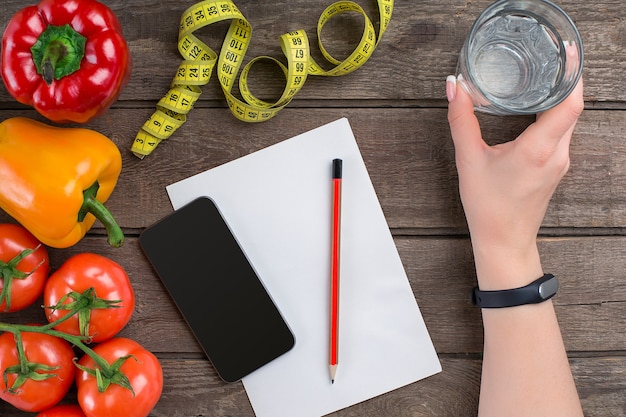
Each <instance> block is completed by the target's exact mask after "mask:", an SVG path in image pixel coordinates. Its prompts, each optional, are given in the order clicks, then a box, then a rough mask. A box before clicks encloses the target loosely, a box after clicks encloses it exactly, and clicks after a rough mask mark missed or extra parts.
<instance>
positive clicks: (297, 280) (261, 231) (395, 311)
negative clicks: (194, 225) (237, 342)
mask: <svg viewBox="0 0 626 417" xmlns="http://www.w3.org/2000/svg"><path fill="white" fill-rule="evenodd" d="M334 158H341V159H343V197H342V199H343V200H342V201H343V203H342V204H343V205H342V234H341V284H340V323H339V331H340V335H339V367H338V371H337V376H336V380H335V382H334V384H331V382H330V376H329V369H328V359H329V299H330V275H329V274H330V240H331V236H330V233H331V230H330V229H331V195H332V191H331V174H332V172H331V167H332V160H333V159H334ZM167 192H168V194H169V197H170V199H171V201H172V205H173V206H174V208H175V209H177V208H179V207H181V206H182V205H184V204H186V203H188V202H190V201H192V200H193V199H195V198H196V197H199V196H208V197H211V198H213V199H214V200H215V201H216V203H217V204H218V206H219V207H220V209H221V211H222V213H223V215H224V217H225V218H226V220H227V222H228V223H229V225H230V226H231V228H232V230H233V233H234V234H235V236H236V237H237V239H238V240H239V242H240V244H241V246H242V248H243V249H244V251H245V252H246V254H247V255H248V257H249V259H250V261H251V262H252V264H253V266H254V267H255V269H256V270H257V273H258V274H259V276H260V278H261V280H262V281H263V283H264V284H265V286H266V288H267V289H268V291H269V293H270V294H271V296H272V298H273V299H274V302H275V303H276V305H277V306H278V308H279V309H280V311H281V312H282V314H283V316H284V317H285V319H286V321H287V323H288V324H289V326H290V327H291V329H292V331H293V333H294V334H295V338H296V344H295V347H294V348H293V349H292V350H291V351H290V352H288V353H287V354H285V355H283V356H281V357H280V358H278V359H276V360H274V361H273V362H271V363H269V364H268V365H265V366H264V367H262V368H261V369H259V370H257V371H255V372H254V373H252V374H250V375H248V376H246V377H245V378H244V379H243V384H244V387H245V389H246V392H247V394H248V397H249V399H250V402H251V404H252V407H253V409H254V411H255V414H256V415H257V417H319V416H322V415H325V414H328V413H332V412H334V411H337V410H339V409H342V408H345V407H348V406H351V405H353V404H356V403H359V402H362V401H364V400H367V399H370V398H373V397H375V396H378V395H381V394H383V393H386V392H389V391H392V390H394V389H397V388H400V387H402V386H405V385H408V384H411V383H413V382H415V381H418V380H420V379H423V378H426V377H428V376H430V375H433V374H435V373H437V372H440V371H441V365H440V363H439V360H438V358H437V354H436V352H435V349H434V347H433V345H432V342H431V339H430V337H429V335H428V331H427V329H426V326H425V325H424V321H423V319H422V316H421V314H420V311H419V308H418V306H417V303H416V301H415V298H414V296H413V292H412V290H411V287H410V285H409V282H408V279H407V276H406V273H405V271H404V268H403V266H402V262H401V260H400V257H399V255H398V252H397V249H396V247H395V244H394V241H393V238H392V235H391V233H390V231H389V227H388V225H387V222H386V220H385V217H384V214H383V212H382V209H381V207H380V203H379V201H378V198H377V196H376V193H375V190H374V188H373V186H372V183H371V181H370V178H369V174H368V172H367V169H366V167H365V164H364V162H363V159H362V157H361V153H360V151H359V148H358V146H357V142H356V140H355V138H354V135H353V133H352V130H351V128H350V125H349V123H348V121H347V120H346V119H340V120H337V121H335V122H333V123H329V124H327V125H325V126H322V127H319V128H317V129H314V130H312V131H309V132H307V133H304V134H302V135H299V136H296V137H294V138H291V139H288V140H285V141H283V142H280V143H278V144H276V145H273V146H270V147H267V148H265V149H263V150H260V151H257V152H255V153H252V154H250V155H247V156H244V157H242V158H239V159H237V160H234V161H232V162H229V163H226V164H224V165H221V166H219V167H216V168H213V169H211V170H208V171H206V172H203V173H200V174H198V175H195V176H192V177H190V178H187V179H185V180H182V181H180V182H177V183H175V184H172V185H170V186H168V187H167ZM418 282H419V281H418Z"/></svg>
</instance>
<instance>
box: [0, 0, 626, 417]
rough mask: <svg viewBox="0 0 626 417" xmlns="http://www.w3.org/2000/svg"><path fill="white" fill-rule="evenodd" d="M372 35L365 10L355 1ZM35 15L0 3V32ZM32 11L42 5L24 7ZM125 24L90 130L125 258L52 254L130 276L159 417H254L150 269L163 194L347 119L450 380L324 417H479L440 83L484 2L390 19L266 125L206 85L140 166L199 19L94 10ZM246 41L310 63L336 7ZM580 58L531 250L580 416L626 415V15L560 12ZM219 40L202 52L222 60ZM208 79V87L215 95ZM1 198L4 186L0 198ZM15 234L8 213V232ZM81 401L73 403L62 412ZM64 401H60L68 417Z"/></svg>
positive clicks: (295, 1) (329, 34)
mask: <svg viewBox="0 0 626 417" xmlns="http://www.w3.org/2000/svg"><path fill="white" fill-rule="evenodd" d="M357 2H358V3H359V4H360V5H362V6H363V7H364V9H365V11H366V12H367V13H368V15H369V16H370V17H371V18H372V19H373V20H374V21H375V26H376V27H378V25H377V19H378V14H377V11H376V7H375V3H374V1H372V0H357ZM30 3H31V2H25V1H23V0H4V1H3V12H2V14H0V27H1V28H4V26H6V23H7V22H8V20H9V19H10V17H11V16H12V14H13V13H15V12H16V11H17V10H19V9H20V8H22V7H24V6H25V5H27V4H30ZM32 3H35V1H33V2H32ZM103 3H105V4H107V5H109V6H110V7H111V8H112V9H113V10H114V12H115V13H116V14H117V15H118V17H119V18H120V21H121V23H122V25H123V28H124V33H125V36H126V38H127V40H128V42H129V45H130V48H131V52H132V55H133V73H132V77H131V79H130V82H129V84H128V86H127V87H126V88H125V89H124V91H123V93H122V95H121V97H120V100H119V101H118V102H116V103H115V104H114V106H113V108H112V109H111V110H110V111H108V112H107V113H106V114H105V115H103V116H102V117H100V118H99V119H97V120H94V121H92V122H90V123H89V124H88V125H87V126H86V127H88V128H91V129H94V130H97V131H99V132H101V133H103V134H105V135H107V136H108V137H110V138H111V139H112V140H113V141H114V142H115V143H116V144H117V145H118V146H119V148H120V150H121V152H122V155H123V171H122V175H121V177H120V179H119V182H118V185H117V188H116V190H115V191H114V193H113V195H112V196H111V198H110V200H109V201H108V203H107V205H108V207H109V208H110V210H111V211H112V213H113V214H114V215H115V217H116V218H117V219H118V221H119V223H120V225H121V226H122V228H123V230H124V232H125V233H126V235H127V243H126V244H125V245H124V247H122V248H120V249H111V248H109V247H108V246H107V245H106V241H105V238H104V229H103V228H102V226H101V225H100V224H99V223H97V224H96V225H95V226H94V228H93V229H92V230H91V231H90V233H89V234H88V236H87V237H86V238H85V239H83V240H82V241H81V242H80V243H78V244H77V245H75V246H74V247H72V248H68V249H64V250H54V249H53V250H50V254H51V263H52V267H53V269H56V268H58V267H59V266H60V265H61V264H62V263H63V262H64V261H65V260H66V259H67V258H69V257H70V256H72V255H73V254H76V253H80V252H85V251H89V252H95V253H99V254H102V255H104V256H108V257H110V258H111V259H113V260H115V261H117V262H119V263H120V264H121V265H123V266H124V268H125V269H126V270H127V271H128V273H129V275H130V277H131V280H132V282H133V286H134V288H135V291H136V295H137V306H136V311H135V313H134V316H133V319H132V320H131V322H130V323H129V324H128V326H127V327H126V328H125V329H124V330H123V331H122V332H121V335H123V336H127V337H131V338H133V339H136V340H138V341H139V342H140V343H142V344H143V345H145V346H146V347H147V348H148V349H150V350H152V351H154V352H155V353H156V354H157V356H158V357H159V358H160V359H161V362H162V364H163V367H164V371H165V387H164V392H163V396H162V398H161V400H160V402H159V404H158V405H157V407H156V408H155V409H154V410H153V412H152V413H151V416H152V417H166V416H167V417H192V416H193V417H228V416H237V417H252V416H253V415H254V413H253V411H252V408H251V406H250V403H249V401H248V398H247V396H246V394H245V391H244V389H243V387H242V385H241V384H232V385H229V384H225V383H223V382H221V381H220V380H219V378H218V377H217V375H216V373H215V372H214V370H213V368H212V367H211V365H210V363H209V362H208V361H207V360H205V359H204V357H203V355H202V353H201V350H200V348H199V346H198V344H197V343H196V341H195V339H194V338H193V336H192V334H191V332H190V331H189V329H188V328H187V327H186V326H185V324H184V322H183V320H182V318H181V316H180V313H179V312H178V311H177V310H176V308H175V306H174V304H173V302H172V301H171V299H170V298H169V296H168V294H167V293H166V292H165V290H164V288H163V286H162V285H161V283H160V281H159V280H158V279H157V277H156V276H155V274H154V272H153V270H152V269H151V267H150V265H149V264H148V263H147V261H146V259H145V258H144V257H143V255H142V253H141V251H140V248H139V245H138V239H137V238H138V236H139V234H140V233H141V231H142V230H143V229H144V228H145V227H147V226H148V225H150V224H152V223H154V222H155V221H157V220H158V219H160V218H161V217H163V216H165V215H167V214H169V213H171V212H172V207H171V205H170V203H169V200H168V198H167V195H166V192H165V186H166V185H168V184H170V183H172V182H174V181H178V180H181V179H184V178H186V177H188V176H190V175H194V174H196V173H199V172H201V171H204V170H206V169H210V168H213V167H215V166H218V165H220V164H223V163H225V162H228V161H231V160H233V159H236V158H238V157H241V156H244V155H247V154H249V153H251V152H254V151H257V150H260V149H263V148H265V147H267V146H270V145H273V144H275V143H278V142H280V141H283V140H285V139H288V138H290V137H292V136H295V135H297V134H300V133H303V132H305V131H307V130H309V129H312V128H315V127H318V126H320V125H322V124H325V123H328V122H331V121H334V120H336V119H338V118H340V117H347V118H348V120H349V121H350V123H351V125H352V128H353V130H354V133H355V137H356V139H357V142H358V144H359V147H360V149H361V152H362V154H363V158H364V160H365V163H366V166H367V168H368V170H369V173H370V176H371V179H372V182H373V184H374V188H375V189H376V192H377V194H378V197H379V199H380V202H381V205H382V207H383V210H384V213H385V215H386V218H387V221H388V223H389V226H390V228H391V230H392V233H393V235H394V239H395V243H396V246H397V248H398V251H399V253H400V256H401V259H402V262H403V265H404V267H405V269H406V271H407V275H408V277H409V281H410V285H411V288H412V290H413V292H414V295H415V298H416V300H417V302H418V304H419V306H420V310H421V312H422V314H423V316H424V320H425V321H426V324H427V327H428V329H429V331H430V335H431V337H432V340H433V343H434V345H435V348H436V350H437V352H438V353H439V355H440V358H441V361H442V366H443V372H442V373H440V374H438V375H436V376H433V377H431V378H428V379H426V380H424V381H420V382H417V383H415V384H412V385H410V386H407V387H404V388H401V389H399V390H396V391H393V392H391V393H388V394H386V395H383V396H380V397H377V398H373V399H371V400H369V401H366V402H364V403H361V404H358V405H355V406H353V407H350V408H348V409H345V410H340V411H338V412H336V413H333V414H331V416H333V417H356V416H359V417H382V416H394V417H426V416H429V417H431V416H435V417H448V416H450V417H457V416H473V415H476V410H477V403H478V390H479V384H480V366H481V361H480V358H481V351H482V326H481V316H480V312H479V311H478V310H476V309H475V308H474V307H473V306H471V305H470V302H469V292H470V290H471V288H472V287H473V286H474V285H475V272H474V266H473V260H472V251H471V245H470V242H469V239H468V236H467V228H466V222H465V218H464V215H463V210H462V207H461V203H460V200H459V197H458V190H457V188H458V182H457V176H456V168H455V164H454V149H453V146H452V141H451V138H450V134H449V131H448V125H447V119H446V117H447V115H446V101H445V86H444V82H445V77H446V75H447V74H450V73H453V72H454V70H455V66H456V59H457V55H458V50H459V49H460V47H461V44H462V42H463V40H464V38H465V35H466V33H467V31H468V30H469V27H470V25H471V24H472V22H473V20H474V19H475V17H476V16H477V15H478V14H479V13H480V11H481V10H482V9H483V8H484V7H486V6H487V5H488V4H489V3H490V0H474V1H464V0H463V1H461V0H446V1H440V0H423V1H417V0H411V1H397V2H396V4H395V13H394V16H393V19H392V24H391V26H390V27H389V29H388V31H387V33H386V34H385V35H384V38H383V40H382V41H381V43H380V45H379V47H378V49H377V50H376V52H375V53H374V55H373V57H372V58H371V59H370V61H368V62H367V63H366V65H365V66H364V67H363V68H362V69H360V70H359V71H356V72H354V73H352V74H350V75H348V76H344V77H337V78H317V77H310V78H309V80H308V81H307V83H306V85H305V87H304V88H303V90H302V91H301V92H300V93H299V95H298V96H296V98H295V100H294V101H293V102H292V103H291V104H290V105H289V107H288V108H287V109H285V110H283V111H282V112H281V113H279V114H278V116H276V117H275V118H274V119H272V120H270V121H268V122H265V123H262V124H244V123H241V122H239V121H237V120H236V119H235V118H234V117H232V116H231V115H230V113H229V111H228V109H227V108H226V104H225V101H224V97H223V94H222V92H221V91H220V88H219V86H218V85H217V82H216V79H213V80H212V82H211V83H210V84H209V85H208V86H206V87H205V88H203V90H204V92H203V95H202V98H201V99H200V101H199V102H198V104H197V105H196V108H195V109H194V110H192V112H191V113H190V114H189V116H188V122H187V123H186V124H185V125H184V126H183V127H182V128H181V129H180V130H179V131H178V132H177V133H176V134H175V135H174V136H173V137H172V138H171V139H168V140H167V141H165V142H163V143H162V144H161V145H160V146H159V147H158V148H157V150H156V151H155V153H154V154H153V155H151V156H149V157H147V158H146V159H144V160H139V159H137V158H136V157H135V156H133V155H132V154H131V153H130V151H129V148H130V145H131V143H132V141H133V139H134V137H135V134H136V133H137V131H138V129H139V128H140V127H141V125H142V124H143V122H144V121H145V120H146V119H147V118H148V117H149V116H150V114H151V113H152V112H153V111H154V107H155V105H156V102H157V101H158V100H159V99H160V98H161V96H162V95H163V94H165V93H166V91H167V89H168V87H169V84H170V82H171V80H172V77H173V75H174V72H175V70H176V68H177V66H178V64H179V62H180V59H181V57H180V55H179V54H178V51H177V48H176V39H177V28H178V20H179V17H180V15H181V14H182V13H183V11H184V10H185V9H186V8H188V7H190V6H191V5H193V4H194V2H193V1H182V2H181V1H170V2H163V1H160V0H159V1H157V0H103ZM235 3H236V4H237V6H238V7H239V8H240V9H241V11H242V12H243V13H244V15H245V16H246V17H247V18H248V20H249V21H250V23H251V24H252V26H253V28H254V32H253V42H252V44H251V46H250V50H249V53H248V55H247V56H246V60H247V59H251V58H252V57H254V56H257V55H271V56H274V57H276V58H279V59H282V52H281V51H280V46H279V42H278V38H279V36H280V35H281V34H283V33H285V32H288V31H291V30H295V29H300V28H302V29H305V30H306V31H307V34H308V35H309V38H310V40H311V43H312V45H313V52H312V53H313V55H314V56H315V57H316V59H317V58H319V50H318V49H317V46H316V45H315V43H316V40H315V39H316V35H315V27H316V24H317V19H318V17H319V14H320V13H321V12H322V10H323V9H324V8H325V7H326V6H327V5H328V4H330V1H299V0H291V1H287V0H276V1H271V2H269V1H250V0H235ZM557 3H558V4H559V5H560V6H561V7H563V8H564V9H565V10H566V11H567V12H568V13H569V14H570V16H571V17H572V19H573V20H574V21H575V23H576V24H577V26H578V28H579V30H580V32H581V34H582V37H583V40H584V43H585V99H586V111H585V112H584V114H583V116H582V117H581V119H580V121H579V124H578V126H577V128H576V131H575V134H574V137H573V141H572V147H571V162H572V163H571V169H570V172H569V173H568V174H567V175H566V177H565V178H564V180H563V182H562V183H561V185H560V186H559V188H558V189H557V192H556V194H555V196H554V198H553V200H552V202H551V204H550V206H549V208H548V212H547V214H546V217H545V220H544V223H543V226H542V229H541V233H540V234H541V237H540V239H539V245H540V251H541V255H542V260H543V266H544V269H545V270H546V271H549V272H552V273H554V274H555V275H557V276H558V277H559V278H560V282H561V289H560V291H559V294H558V295H557V297H556V298H555V299H554V302H555V305H556V309H557V314H558V318H559V321H560V323H561V326H562V330H563V337H564V340H565V345H566V348H567V350H568V353H569V355H570V362H571V364H572V370H573V373H574V376H575V379H576V383H577V386H578V389H579V392H580V396H581V400H582V402H583V407H584V409H585V414H586V415H587V416H592V417H596V416H597V417H613V416H615V417H618V416H620V417H622V416H624V415H626V396H625V395H624V392H626V386H625V384H626V375H625V372H626V371H625V370H626V331H625V330H626V192H625V190H626V188H625V185H624V184H626V140H625V138H626V101H625V96H624V94H623V88H622V80H623V79H625V78H626V68H625V67H624V65H623V62H624V60H625V58H626V48H625V46H626V23H625V22H626V8H624V7H623V1H622V0H600V1H597V2H585V1H582V0H562V1H558V2H557ZM361 27H362V21H361V19H360V18H359V17H356V16H350V17H342V18H341V19H339V20H338V21H335V22H333V23H331V24H329V25H328V27H327V28H326V29H325V30H324V33H323V40H324V45H325V46H326V47H327V48H328V49H329V50H331V52H333V53H335V54H337V55H338V56H340V55H342V54H346V53H348V52H349V51H350V50H351V47H352V46H353V45H355V44H356V42H357V41H358V38H359V36H360V30H361ZM226 29H227V23H220V24H217V25H214V26H212V27H210V28H205V29H202V30H201V31H200V32H199V33H198V35H199V36H200V37H201V38H202V39H204V40H206V41H207V43H209V45H210V46H212V47H213V48H214V49H216V50H219V48H220V44H221V41H222V39H223V36H224V33H225V30H226ZM252 75H253V77H252V88H253V92H255V93H257V92H258V93H259V94H260V95H261V96H263V97H264V98H268V99H270V98H272V97H276V96H277V95H279V94H280V91H281V89H282V82H281V80H280V77H278V76H277V75H276V69H275V68H271V67H269V66H268V67H263V66H262V67H260V68H259V69H258V70H255V72H254V73H253V74H252ZM214 78H215V77H214ZM13 116H26V117H31V118H34V119H37V120H42V121H43V120H44V119H42V117H41V116H39V115H38V114H37V113H36V112H35V111H34V110H32V109H28V108H26V107H25V106H23V105H20V104H18V103H16V102H15V101H14V100H13V99H12V98H11V97H10V95H9V94H8V93H7V91H6V89H5V87H4V85H0V120H4V119H6V118H9V117H13ZM479 119H480V121H481V126H482V130H483V135H484V137H485V139H486V140H487V141H488V142H489V143H491V144H496V143H500V142H503V141H507V140H511V139H513V138H514V137H516V136H517V135H518V134H519V133H520V132H522V131H523V129H524V128H525V127H526V126H527V125H528V124H529V123H531V122H532V118H529V117H508V118H502V117H493V116H486V115H479ZM0 186H2V184H0ZM10 221H12V220H11V219H10V218H9V217H8V216H7V215H6V214H5V213H3V212H0V222H10ZM42 319H43V316H42V313H41V309H40V308H39V307H38V306H37V305H35V306H33V307H31V308H29V309H27V310H25V311H22V312H19V313H12V314H2V315H1V317H0V320H2V321H10V322H20V323H29V322H41V321H42ZM72 395H74V394H72ZM72 395H70V398H69V399H68V401H72V400H73V398H72ZM31 415H33V414H29V413H23V412H20V411H17V410H15V409H14V408H12V407H11V406H9V405H8V404H6V403H3V402H0V416H2V417H26V416H31Z"/></svg>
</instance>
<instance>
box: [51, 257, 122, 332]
mask: <svg viewBox="0 0 626 417" xmlns="http://www.w3.org/2000/svg"><path fill="white" fill-rule="evenodd" d="M90 288H93V289H94V291H95V297H97V298H98V299H101V300H108V301H116V300H121V301H120V302H119V303H114V304H113V305H112V306H109V307H107V306H106V303H103V302H102V301H101V300H100V301H98V300H95V301H94V300H92V304H90V305H88V306H87V307H85V308H86V309H90V314H89V328H88V335H89V336H91V338H92V341H93V342H102V341H104V340H107V339H110V338H112V337H113V336H115V335H116V334H117V333H118V332H119V331H120V330H122V328H123V327H124V326H125V325H126V323H128V321H129V320H130V317H131V316H132V314H133V310H134V309H135V293H134V292H133V288H132V286H131V283H130V279H129V278H128V275H127V274H126V271H124V269H123V268H122V267H121V266H120V265H119V264H118V263H116V262H114V261H112V260H111V259H109V258H105V257H104V256H100V255H96V254H94V253H81V254H78V255H74V256H72V257H71V258H69V259H68V260H67V261H65V263H63V265H61V267H60V268H59V269H58V270H57V271H56V272H54V273H53V274H52V275H50V278H48V282H47V283H46V287H45V289H44V296H43V298H44V305H45V306H46V307H47V308H46V309H45V310H46V318H47V319H48V321H49V322H50V323H51V322H53V321H56V320H58V319H60V318H61V317H64V316H66V315H67V314H68V313H70V310H58V309H51V308H49V307H52V306H56V305H57V304H58V303H59V302H60V301H61V300H62V298H63V297H65V296H66V295H67V294H69V293H72V292H75V293H78V294H83V293H84V292H85V291H87V290H88V289H90ZM74 301H76V300H75V299H74V298H72V297H67V298H66V299H65V300H63V301H62V305H66V306H67V305H68V304H69V303H71V302H74ZM94 303H95V304H94ZM79 317H80V315H79V314H74V316H73V317H71V318H69V319H67V320H66V321H64V322H62V323H60V324H59V325H57V326H55V328H56V329H57V330H60V331H62V332H65V333H69V334H73V335H80V334H81V332H80V327H79ZM84 336H86V334H84Z"/></svg>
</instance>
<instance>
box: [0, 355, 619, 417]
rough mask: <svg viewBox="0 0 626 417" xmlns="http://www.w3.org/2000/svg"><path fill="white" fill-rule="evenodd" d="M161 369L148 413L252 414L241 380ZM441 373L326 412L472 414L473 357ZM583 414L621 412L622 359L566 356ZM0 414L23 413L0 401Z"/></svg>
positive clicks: (178, 366)
mask: <svg viewBox="0 0 626 417" xmlns="http://www.w3.org/2000/svg"><path fill="white" fill-rule="evenodd" d="M160 360H161V363H162V365H163V369H164V372H165V386H164V390H163V395H162V396H161V399H160V401H159V403H158V404H157V406H156V407H155V408H154V410H153V411H152V413H150V416H151V417H188V416H198V417H200V416H207V417H209V416H210V417H222V416H238V417H254V413H253V411H252V407H251V406H250V403H249V401H248V398H247V396H246V394H245V390H244V389H243V386H242V384H241V383H236V384H226V383H224V382H221V381H220V380H219V379H218V377H217V375H216V374H215V372H214V371H213V369H212V368H211V366H210V365H209V364H208V362H207V361H204V360H199V359H173V358H161V359H160ZM441 362H442V368H443V372H442V373H440V374H437V375H435V376H432V377H430V378H427V379H425V380H422V381H418V382H416V383H414V384H411V385H408V386H406V387H403V388H400V389H398V390H395V391H392V392H391V393H389V394H387V395H384V396H379V397H375V398H373V399H370V400H368V401H365V402H363V403H360V404H357V405H355V406H353V407H350V408H347V409H343V410H340V411H337V412H335V413H332V414H329V415H328V416H329V417H369V416H372V417H374V416H394V417H432V416H437V417H457V416H475V415H476V410H477V407H478V392H479V389H478V386H479V384H480V366H481V362H480V360H478V359H472V358H448V357H444V358H442V360H441ZM570 363H571V365H572V372H573V374H574V378H575V381H576V384H577V387H578V391H579V394H580V397H581V401H582V404H583V409H584V411H585V415H587V416H598V417H600V416H601V417H621V416H623V415H624V412H626V403H625V400H624V396H623V393H624V390H625V389H626V382H625V381H626V378H625V376H626V375H624V369H626V358H624V357H592V358H573V359H570ZM0 415H2V416H3V417H26V416H32V415H33V414H29V413H24V412H21V411H18V410H17V409H15V408H13V407H12V406H10V405H9V404H7V403H5V402H0Z"/></svg>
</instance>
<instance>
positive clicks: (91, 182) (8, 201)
mask: <svg viewBox="0 0 626 417" xmlns="http://www.w3.org/2000/svg"><path fill="white" fill-rule="evenodd" d="M121 169H122V156H121V154H120V151H119V149H118V148H117V145H115V143H113V142H112V141H111V140H110V139H109V138H107V137H106V136H104V135H102V134H100V133H98V132H96V131H93V130H89V129H84V128H62V127H53V126H48V125H46V124H43V123H40V122H37V121H35V120H31V119H27V118H24V117H15V118H11V119H7V120H5V121H3V122H2V123H0V208H2V209H3V210H4V211H6V212H7V213H8V214H9V215H10V216H11V217H13V218H14V219H15V220H17V221H18V222H19V223H21V224H22V226H24V227H25V228H26V229H28V230H29V231H30V232H31V233H32V234H33V235H35V237H37V239H39V240H40V241H41V242H42V243H44V244H45V245H48V246H51V247H55V248H66V247H69V246H72V245H74V244H75V243H77V242H78V241H79V240H80V239H82V238H83V236H85V234H86V233H87V231H88V230H89V229H90V228H91V226H92V225H93V224H94V222H95V221H96V218H97V219H98V220H100V221H101V222H102V223H103V224H104V226H105V227H106V229H107V232H108V236H109V237H108V241H109V244H111V246H115V247H119V246H121V245H122V244H123V242H124V234H123V233H122V230H121V229H120V227H119V226H118V225H117V223H116V222H115V219H114V218H113V216H112V215H111V213H110V212H109V211H108V210H107V209H106V208H105V207H104V204H103V203H104V202H105V201H106V200H107V199H108V198H109V196H110V195H111V193H112V192H113V189H114V188H115V185H116V184H117V179H118V177H119V174H120V172H121Z"/></svg>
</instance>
